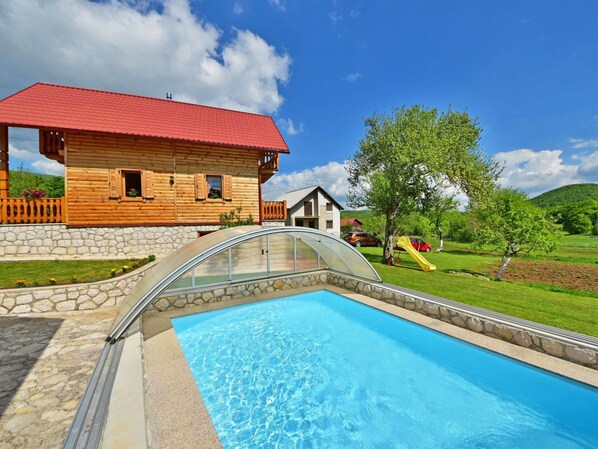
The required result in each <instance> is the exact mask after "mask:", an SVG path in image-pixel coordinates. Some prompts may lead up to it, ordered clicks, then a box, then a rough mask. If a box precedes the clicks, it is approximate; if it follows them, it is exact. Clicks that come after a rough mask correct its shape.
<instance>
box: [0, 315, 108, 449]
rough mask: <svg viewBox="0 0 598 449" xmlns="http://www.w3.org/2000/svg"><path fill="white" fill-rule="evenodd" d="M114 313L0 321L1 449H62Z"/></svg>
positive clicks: (27, 316)
mask: <svg viewBox="0 0 598 449" xmlns="http://www.w3.org/2000/svg"><path fill="white" fill-rule="evenodd" d="M116 309H117V308H106V309H99V310H93V311H85V312H82V311H76V312H62V313H44V314H27V315H19V316H2V317H0V449H8V448H11V449H16V448H27V449H29V448H32V449H33V448H35V449H38V448H60V447H61V445H62V443H63V441H64V439H65V437H66V433H67V431H68V429H69V427H70V425H71V422H72V420H73V417H74V415H75V411H76V409H77V405H78V403H79V400H80V399H81V397H82V396H83V392H84V391H85V388H86V386H87V382H88V381H89V378H90V377H91V373H92V371H93V368H94V366H95V364H96V361H97V359H98V356H99V354H100V351H101V349H102V347H103V346H104V337H105V336H106V334H107V332H108V329H109V328H110V325H111V324H112V321H113V320H114V316H115V315H116V312H117V310H116Z"/></svg>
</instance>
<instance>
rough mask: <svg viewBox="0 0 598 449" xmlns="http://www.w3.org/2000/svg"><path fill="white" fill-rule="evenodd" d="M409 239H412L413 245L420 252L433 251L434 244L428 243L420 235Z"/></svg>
mask: <svg viewBox="0 0 598 449" xmlns="http://www.w3.org/2000/svg"><path fill="white" fill-rule="evenodd" d="M409 240H411V245H412V246H413V247H414V248H415V249H416V250H418V251H420V252H421V251H424V252H426V253H429V252H430V251H432V245H430V244H429V243H426V242H425V241H424V240H423V239H420V238H418V237H410V238H409Z"/></svg>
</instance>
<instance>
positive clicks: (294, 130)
mask: <svg viewBox="0 0 598 449" xmlns="http://www.w3.org/2000/svg"><path fill="white" fill-rule="evenodd" d="M278 126H280V127H281V128H282V129H283V130H284V132H285V133H287V134H289V135H290V136H296V135H297V134H302V133H303V123H299V126H298V127H295V124H294V123H293V120H292V119H284V118H281V119H279V120H278Z"/></svg>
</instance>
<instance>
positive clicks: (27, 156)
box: [8, 144, 41, 162]
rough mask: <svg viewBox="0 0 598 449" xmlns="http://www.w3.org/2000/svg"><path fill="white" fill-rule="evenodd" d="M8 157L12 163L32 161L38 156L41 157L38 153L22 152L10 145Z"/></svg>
mask: <svg viewBox="0 0 598 449" xmlns="http://www.w3.org/2000/svg"><path fill="white" fill-rule="evenodd" d="M8 155H9V158H10V160H11V162H12V160H14V159H18V160H20V161H32V160H34V159H36V158H37V157H38V156H41V155H40V154H39V153H34V152H32V151H27V150H22V149H20V148H17V147H15V146H13V145H12V144H8Z"/></svg>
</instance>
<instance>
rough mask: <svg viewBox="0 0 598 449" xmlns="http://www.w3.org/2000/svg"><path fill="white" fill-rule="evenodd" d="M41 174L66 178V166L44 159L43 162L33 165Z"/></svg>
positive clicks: (36, 162)
mask: <svg viewBox="0 0 598 449" xmlns="http://www.w3.org/2000/svg"><path fill="white" fill-rule="evenodd" d="M31 165H32V166H33V167H34V168H35V169H36V170H37V171H39V172H40V173H45V174H47V175H57V176H64V165H61V164H59V163H58V162H56V161H53V160H51V159H44V160H42V161H35V162H33V163H32V164H31Z"/></svg>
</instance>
